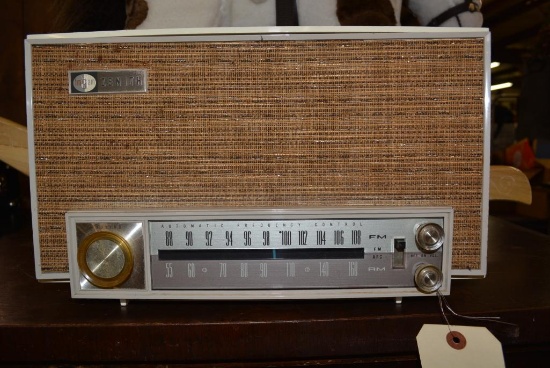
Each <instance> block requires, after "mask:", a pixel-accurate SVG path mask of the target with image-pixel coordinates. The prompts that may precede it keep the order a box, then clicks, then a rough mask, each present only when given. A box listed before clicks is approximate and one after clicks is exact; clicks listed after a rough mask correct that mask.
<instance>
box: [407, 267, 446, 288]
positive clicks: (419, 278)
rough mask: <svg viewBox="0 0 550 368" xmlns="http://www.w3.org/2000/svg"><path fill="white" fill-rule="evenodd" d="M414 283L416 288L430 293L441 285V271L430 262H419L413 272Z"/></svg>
mask: <svg viewBox="0 0 550 368" xmlns="http://www.w3.org/2000/svg"><path fill="white" fill-rule="evenodd" d="M414 283H415V284H416V287H417V289H418V290H420V291H421V292H423V293H426V294H430V293H433V292H434V291H437V290H439V288H440V287H441V285H443V273H442V272H441V271H440V270H439V268H437V267H435V266H434V265H431V264H420V265H419V266H418V267H417V268H416V270H415V272H414Z"/></svg>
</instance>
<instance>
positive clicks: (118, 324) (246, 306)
mask: <svg viewBox="0 0 550 368" xmlns="http://www.w3.org/2000/svg"><path fill="white" fill-rule="evenodd" d="M32 252H33V250H32V235H31V229H30V227H24V228H22V229H20V230H18V231H15V232H12V233H10V234H4V235H2V236H0V279H1V280H2V281H1V282H0V364H1V363H7V364H14V363H16V362H17V363H19V364H31V363H32V364H55V363H63V364H67V363H78V364H90V365H93V364H107V363H111V364H115V363H117V364H122V363H124V364H130V363H138V362H139V363H142V364H168V363H178V364H184V363H186V364H201V363H203V364H206V365H211V364H214V363H215V364H217V365H223V364H225V365H228V366H231V365H233V364H237V363H238V364H246V365H248V366H255V365H265V364H267V363H269V364H271V365H274V366H295V365H307V364H320V365H327V366H331V365H340V364H344V365H353V364H356V363H357V364H367V363H372V364H373V366H384V367H388V366H394V365H392V364H397V365H399V366H400V367H401V366H418V365H419V363H418V355H417V348H416V339H415V338H416V335H417V333H418V331H419V330H420V328H421V327H422V325H423V324H427V323H431V324H433V323H436V324H441V323H445V321H444V319H443V317H442V313H441V310H440V307H439V303H438V299H437V297H432V296H430V297H413V298H406V299H404V300H403V303H402V304H396V303H395V301H394V300H393V299H360V300H318V301H312V300H306V301H300V300H299V301H296V300H293V301H131V302H130V304H129V305H128V306H127V307H126V308H121V307H120V305H119V303H118V301H114V300H76V299H71V297H70V290H69V285H68V284H66V283H39V282H38V281H36V278H35V275H34V259H33V253H32ZM447 300H448V301H449V303H450V305H451V306H452V308H453V309H454V310H455V311H456V312H457V313H459V314H462V315H469V316H499V317H501V320H502V321H505V322H509V323H511V324H513V325H504V324H497V323H490V322H478V321H472V320H465V319H462V318H457V317H453V316H450V315H449V320H450V322H451V323H452V324H457V325H482V326H485V327H487V328H489V330H490V331H492V332H493V334H495V336H496V337H497V338H498V339H499V340H500V341H501V342H502V344H503V348H504V351H505V355H506V359H507V365H508V366H514V362H516V361H517V362H518V364H519V363H525V362H526V360H525V356H529V357H531V359H539V358H540V359H542V358H541V357H546V356H547V355H548V354H550V237H548V236H545V235H543V234H541V233H536V232H534V231H530V230H526V229H524V228H521V227H518V226H516V225H513V224H510V223H508V222H505V221H503V220H499V219H495V218H491V219H490V226H489V262H488V275H487V277H486V278H483V279H466V280H453V282H452V286H451V295H450V296H449V297H447ZM518 366H521V365H518Z"/></svg>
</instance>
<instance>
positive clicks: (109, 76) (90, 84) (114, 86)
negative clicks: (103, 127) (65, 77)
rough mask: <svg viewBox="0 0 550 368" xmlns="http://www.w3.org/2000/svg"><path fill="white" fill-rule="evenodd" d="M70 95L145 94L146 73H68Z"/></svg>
mask: <svg viewBox="0 0 550 368" xmlns="http://www.w3.org/2000/svg"><path fill="white" fill-rule="evenodd" d="M69 91H70V94H96V93H143V92H147V71H146V70H140V69H130V70H81V71H71V72H69Z"/></svg>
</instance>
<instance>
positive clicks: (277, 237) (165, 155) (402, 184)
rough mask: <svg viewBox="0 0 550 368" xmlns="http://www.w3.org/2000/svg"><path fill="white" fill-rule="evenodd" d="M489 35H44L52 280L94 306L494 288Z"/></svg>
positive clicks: (223, 31)
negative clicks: (489, 277)
mask: <svg viewBox="0 0 550 368" xmlns="http://www.w3.org/2000/svg"><path fill="white" fill-rule="evenodd" d="M489 62H490V57H489V34H488V32H487V30H485V29H466V28H460V29H445V28H430V29H426V28H401V27H391V28H383V27H382V28H376V27H375V28H370V27H369V28H365V27H351V28H348V27H329V28H326V27H324V28H316V27H313V28H311V27H296V28H244V29H243V28H216V29H182V30H154V31H147V32H140V31H119V32H100V33H81V34H78V33H77V34H58V35H37V36H30V37H29V38H28V39H27V41H26V63H27V90H28V117H29V121H28V127H29V143H30V144H29V151H30V167H31V170H30V171H31V175H30V177H31V187H32V189H31V192H32V210H33V230H34V243H35V254H36V272H37V277H38V279H40V280H59V279H62V280H70V282H71V289H72V292H73V296H75V297H84V298H86V297H87V298H117V299H132V298H161V299H173V298H206V299H229V298H249V299H266V298H346V297H380V296H392V297H402V296H412V295H429V294H434V292H435V291H436V290H438V291H439V292H441V293H449V290H450V278H451V276H470V277H475V276H483V275H484V274H485V269H486V233H487V232H486V225H487V203H488V180H489V166H488V165H489V162H488V156H489V155H488V147H489V144H488V142H489V129H488V115H489V114H488V111H489V88H488V87H489V73H488V71H489Z"/></svg>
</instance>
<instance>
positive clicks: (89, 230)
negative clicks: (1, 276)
mask: <svg viewBox="0 0 550 368" xmlns="http://www.w3.org/2000/svg"><path fill="white" fill-rule="evenodd" d="M67 233H68V244H69V253H70V274H71V290H72V292H73V296H74V297H82V298H86V297H90V298H116V299H142V298H145V299H154V298H161V299H171V298H174V299H180V298H181V299H240V298H246V299H251V298H252V299H253V298H257V299H273V298H352V297H381V296H387V297H403V296H414V295H426V294H430V293H433V292H435V291H438V290H439V291H440V292H442V293H444V294H446V293H448V292H449V289H450V274H449V272H450V254H451V247H452V245H451V242H452V210H451V209H449V208H442V209H441V208H437V209H432V208H411V209H399V210H396V209H311V210H235V209H227V210H211V211H197V210H193V211H182V212H179V211H178V212H176V211H159V212H145V213H142V212H133V213H126V212H69V213H68V214H67ZM420 243H421V244H420Z"/></svg>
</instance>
